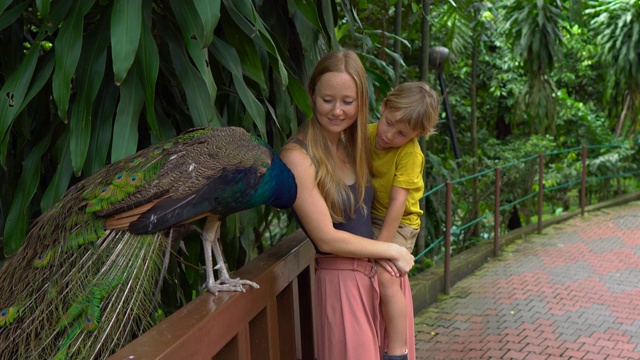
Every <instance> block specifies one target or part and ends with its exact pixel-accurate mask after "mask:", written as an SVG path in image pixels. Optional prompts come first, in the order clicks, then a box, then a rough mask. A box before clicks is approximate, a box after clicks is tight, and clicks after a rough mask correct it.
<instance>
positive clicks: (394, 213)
mask: <svg viewBox="0 0 640 360" xmlns="http://www.w3.org/2000/svg"><path fill="white" fill-rule="evenodd" d="M408 197H409V189H405V188H401V187H397V186H392V187H391V195H390V196H389V207H388V208H387V215H386V216H385V217H384V222H383V224H382V229H381V230H380V235H379V236H378V240H382V241H386V242H392V241H393V237H394V236H395V234H396V231H397V230H398V226H399V225H400V220H402V214H404V208H405V206H406V203H407V198H408Z"/></svg>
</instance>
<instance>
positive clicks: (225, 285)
mask: <svg viewBox="0 0 640 360" xmlns="http://www.w3.org/2000/svg"><path fill="white" fill-rule="evenodd" d="M242 285H250V286H252V287H254V288H256V289H258V288H260V286H259V285H258V284H256V283H255V282H253V281H250V280H243V279H220V280H218V281H216V282H215V283H213V284H206V287H207V290H209V291H210V292H211V293H213V295H218V292H219V291H238V292H239V291H242V292H245V291H246V290H245V288H244V287H243V286H242Z"/></svg>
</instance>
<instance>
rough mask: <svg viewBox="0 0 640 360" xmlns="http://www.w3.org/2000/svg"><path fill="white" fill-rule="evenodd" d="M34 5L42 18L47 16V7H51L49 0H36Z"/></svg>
mask: <svg viewBox="0 0 640 360" xmlns="http://www.w3.org/2000/svg"><path fill="white" fill-rule="evenodd" d="M36 7H37V8H38V13H40V16H41V17H42V18H43V19H45V20H46V19H48V18H49V9H50V7H51V0H36Z"/></svg>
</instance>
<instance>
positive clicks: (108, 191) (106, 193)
mask: <svg viewBox="0 0 640 360" xmlns="http://www.w3.org/2000/svg"><path fill="white" fill-rule="evenodd" d="M109 194H111V187H110V186H105V187H103V188H102V190H100V194H98V197H99V198H105V197H108V196H109Z"/></svg>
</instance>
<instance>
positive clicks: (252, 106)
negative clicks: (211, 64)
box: [211, 36, 267, 139]
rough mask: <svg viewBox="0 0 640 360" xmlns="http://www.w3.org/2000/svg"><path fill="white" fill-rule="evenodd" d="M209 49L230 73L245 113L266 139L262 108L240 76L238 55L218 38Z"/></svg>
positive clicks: (240, 69)
mask: <svg viewBox="0 0 640 360" xmlns="http://www.w3.org/2000/svg"><path fill="white" fill-rule="evenodd" d="M211 47H212V51H213V55H214V56H215V57H216V59H218V62H219V63H220V64H221V65H222V66H224V67H225V68H227V70H229V72H231V76H232V77H233V84H234V85H235V88H236V91H237V92H238V97H239V98H240V100H241V101H242V103H243V104H244V106H245V107H246V108H247V112H248V113H249V115H251V118H252V119H253V123H254V124H255V125H256V126H257V128H258V130H259V131H260V136H262V138H263V139H266V138H267V136H266V135H267V128H266V125H265V113H264V108H263V107H262V105H261V104H260V102H259V101H258V99H256V97H255V96H254V95H253V93H252V92H251V90H250V89H249V87H248V86H247V84H246V83H245V82H244V78H243V76H242V67H241V66H240V63H241V62H240V58H239V57H238V53H237V52H236V51H235V49H234V48H233V47H232V46H230V45H229V44H227V43H225V42H224V41H222V40H220V39H219V38H217V37H215V36H214V38H213V41H212V42H211Z"/></svg>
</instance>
